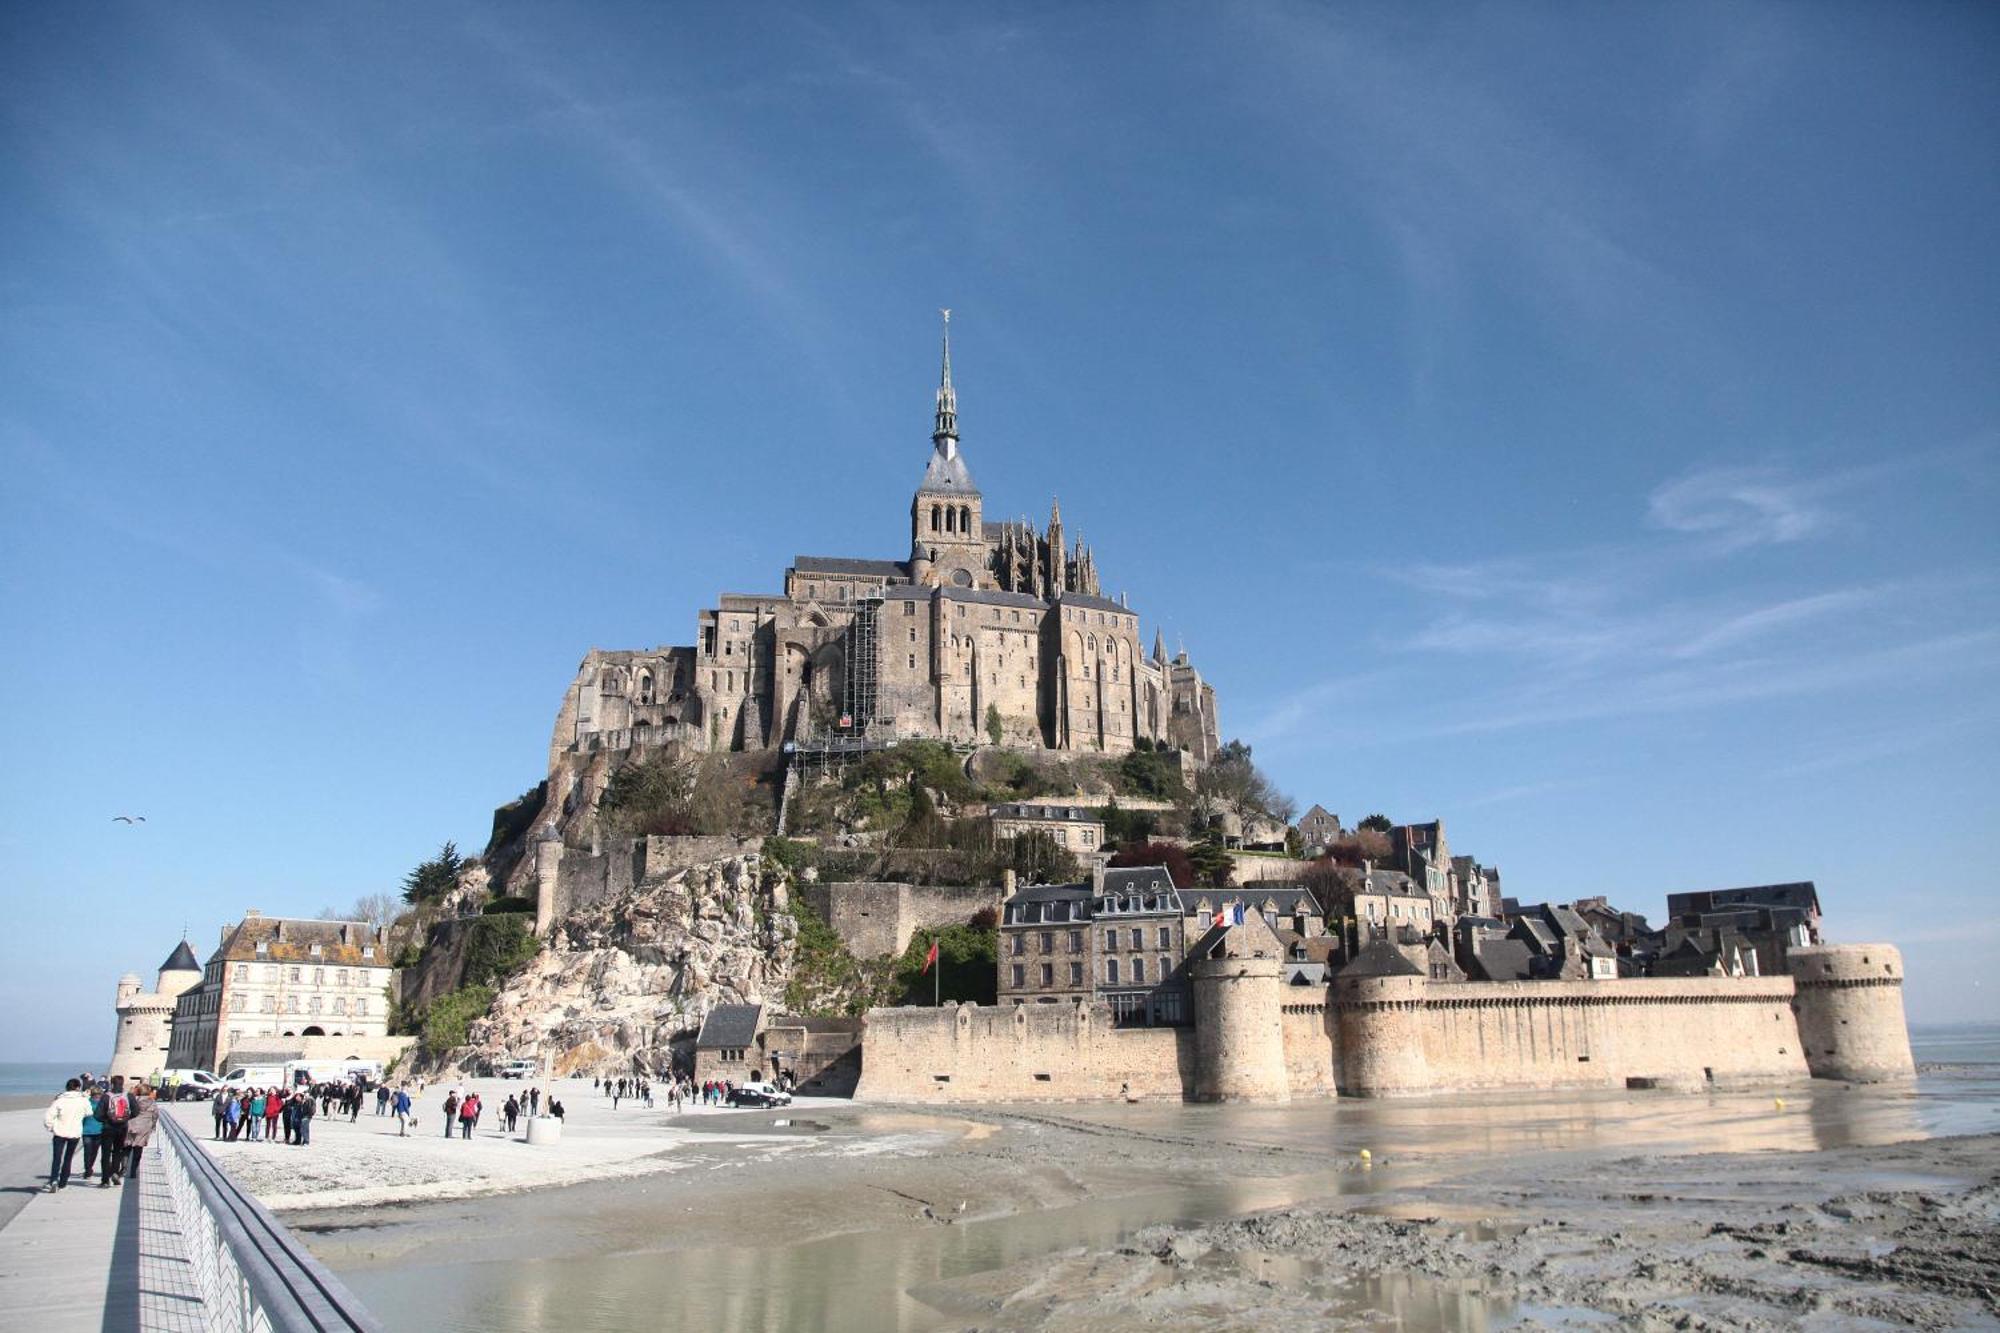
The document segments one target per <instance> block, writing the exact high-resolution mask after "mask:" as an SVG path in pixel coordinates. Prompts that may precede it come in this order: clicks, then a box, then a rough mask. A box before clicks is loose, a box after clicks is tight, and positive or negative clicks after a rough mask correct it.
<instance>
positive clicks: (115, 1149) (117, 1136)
mask: <svg viewBox="0 0 2000 1333" xmlns="http://www.w3.org/2000/svg"><path fill="white" fill-rule="evenodd" d="M94 1114H95V1115H96V1116H97V1119H98V1121H99V1123H101V1124H102V1125H103V1126H104V1132H103V1135H102V1138H103V1140H104V1170H103V1171H101V1172H99V1173H98V1177H97V1188H99V1189H109V1188H110V1187H111V1186H113V1185H117V1184H120V1183H122V1182H123V1181H124V1179H125V1126H126V1124H127V1123H128V1122H130V1120H131V1119H132V1099H131V1098H130V1097H129V1096H127V1095H126V1092H125V1076H124V1075H123V1074H115V1075H113V1076H112V1079H111V1086H109V1087H107V1088H106V1089H104V1091H103V1093H102V1094H101V1095H100V1096H99V1097H98V1099H97V1105H96V1108H95V1110H94Z"/></svg>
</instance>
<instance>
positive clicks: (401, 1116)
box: [394, 1087, 414, 1139]
mask: <svg viewBox="0 0 2000 1333" xmlns="http://www.w3.org/2000/svg"><path fill="white" fill-rule="evenodd" d="M394 1103H395V1107H396V1137H397V1138H401V1139H406V1138H408V1137H410V1122H411V1120H412V1119H414V1117H413V1116H411V1114H410V1110H411V1107H410V1090H409V1088H408V1087H398V1088H397V1089H396V1096H395V1099H394Z"/></svg>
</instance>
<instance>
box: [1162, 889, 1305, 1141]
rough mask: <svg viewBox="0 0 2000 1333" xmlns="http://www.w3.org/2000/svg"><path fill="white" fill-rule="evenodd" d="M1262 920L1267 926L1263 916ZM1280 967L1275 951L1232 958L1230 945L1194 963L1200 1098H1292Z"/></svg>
mask: <svg viewBox="0 0 2000 1333" xmlns="http://www.w3.org/2000/svg"><path fill="white" fill-rule="evenodd" d="M1258 924H1259V925H1260V926H1261V925H1262V924H1263V921H1262V918H1258ZM1237 929H1238V931H1240V930H1241V929H1242V928H1241V927H1238V928H1237ZM1231 933H1232V934H1233V933H1236V932H1231ZM1266 933H1267V934H1268V932H1266ZM1272 943H1273V944H1274V945H1275V944H1276V943H1277V941H1276V940H1273V941H1272ZM1281 971H1282V965H1281V962H1280V959H1279V957H1278V953H1277V950H1276V949H1272V950H1270V951H1268V952H1267V953H1264V954H1259V953H1256V952H1253V951H1251V950H1248V949H1246V950H1244V951H1243V953H1242V954H1241V955H1238V956H1232V955H1230V954H1229V952H1228V951H1227V947H1226V945H1225V946H1224V948H1223V949H1221V950H1220V951H1218V954H1217V956H1211V957H1207V958H1202V959H1199V960H1197V961H1196V962H1194V963H1193V964H1192V965H1190V967H1189V969H1188V975H1189V978H1190V980H1191V981H1192V983H1193V986H1194V1099H1195V1100H1196V1101H1198V1102H1288V1101H1290V1100H1291V1099H1292V1090H1291V1084H1290V1081H1289V1080H1288V1079H1287V1078H1286V1076H1285V1031H1284V1026H1283V1025H1284V1019H1283V1017H1282V1012H1281V1010H1280V1008H1279V999H1280V994H1281V991H1282V987H1281V985H1280V982H1279V977H1280V974H1281Z"/></svg>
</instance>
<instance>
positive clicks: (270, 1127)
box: [208, 1087, 330, 1147]
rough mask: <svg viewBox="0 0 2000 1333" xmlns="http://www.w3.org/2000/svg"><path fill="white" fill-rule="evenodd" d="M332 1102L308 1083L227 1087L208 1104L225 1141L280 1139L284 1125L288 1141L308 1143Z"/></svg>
mask: <svg viewBox="0 0 2000 1333" xmlns="http://www.w3.org/2000/svg"><path fill="white" fill-rule="evenodd" d="M329 1104H330V1103H329V1102H328V1101H327V1100H324V1099H322V1098H320V1097H318V1096H316V1095H315V1090H314V1089H312V1088H308V1087H298V1088H294V1089H293V1090H292V1091H291V1092H290V1093H287V1092H286V1091H285V1090H284V1089H283V1088H245V1089H243V1090H242V1091H240V1092H239V1091H237V1090H235V1089H233V1088H223V1089H220V1090H219V1091H217V1092H216V1094H215V1096H214V1097H213V1098H211V1099H210V1101H209V1104H208V1109H209V1115H210V1116H211V1117H212V1118H213V1119H214V1121H215V1137H216V1138H217V1139H219V1140H221V1141H222V1142H224V1143H235V1142H237V1141H238V1140H240V1139H247V1140H248V1141H249V1142H251V1143H256V1142H259V1141H260V1140H261V1141H262V1142H265V1143H276V1142H277V1141H278V1128H279V1126H281V1125H282V1126H283V1127H284V1132H285V1142H286V1143H289V1144H293V1145H296V1146H298V1147H305V1146H307V1145H308V1144H310V1143H311V1142H312V1122H313V1119H314V1117H315V1116H318V1115H322V1114H324V1113H325V1110H326V1108H327V1106H328V1105H329Z"/></svg>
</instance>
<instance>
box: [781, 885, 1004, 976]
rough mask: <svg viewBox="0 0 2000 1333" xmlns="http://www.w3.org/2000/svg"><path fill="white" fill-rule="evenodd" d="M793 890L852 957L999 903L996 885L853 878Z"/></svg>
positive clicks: (893, 948) (896, 948)
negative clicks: (850, 880) (954, 884)
mask: <svg viewBox="0 0 2000 1333" xmlns="http://www.w3.org/2000/svg"><path fill="white" fill-rule="evenodd" d="M799 894H800V896H801V897H803V898H804V899H805V901H806V902H807V903H808V904H809V905H810V906H811V907H812V909H813V911H815V912H817V913H819V915H820V918H821V919H822V920H824V921H825V922H826V923H827V925H829V926H831V927H832V928H833V932H834V933H835V934H836V935H838V936H840V941H841V943H842V944H845V945H846V946H847V951H848V952H849V953H851V954H853V955H854V956H855V957H856V958H879V957H881V956H882V955H883V954H900V953H902V952H903V951H904V950H905V949H907V948H909V947H910V937H911V936H913V935H915V934H916V933H917V931H919V930H921V929H927V928H928V929H941V928H943V927H945V926H962V925H964V924H965V923H966V922H968V921H970V920H971V919H972V918H973V916H974V915H975V914H976V913H977V912H979V911H980V909H982V908H987V907H991V908H993V909H994V910H996V911H997V910H998V909H999V907H1000V890H999V888H998V887H984V886H972V887H966V888H960V887H955V886H947V885H935V886H933V885H921V884H902V883H897V882H894V881H874V882H868V881H855V882H847V883H836V884H804V885H801V886H800V887H799Z"/></svg>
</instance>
